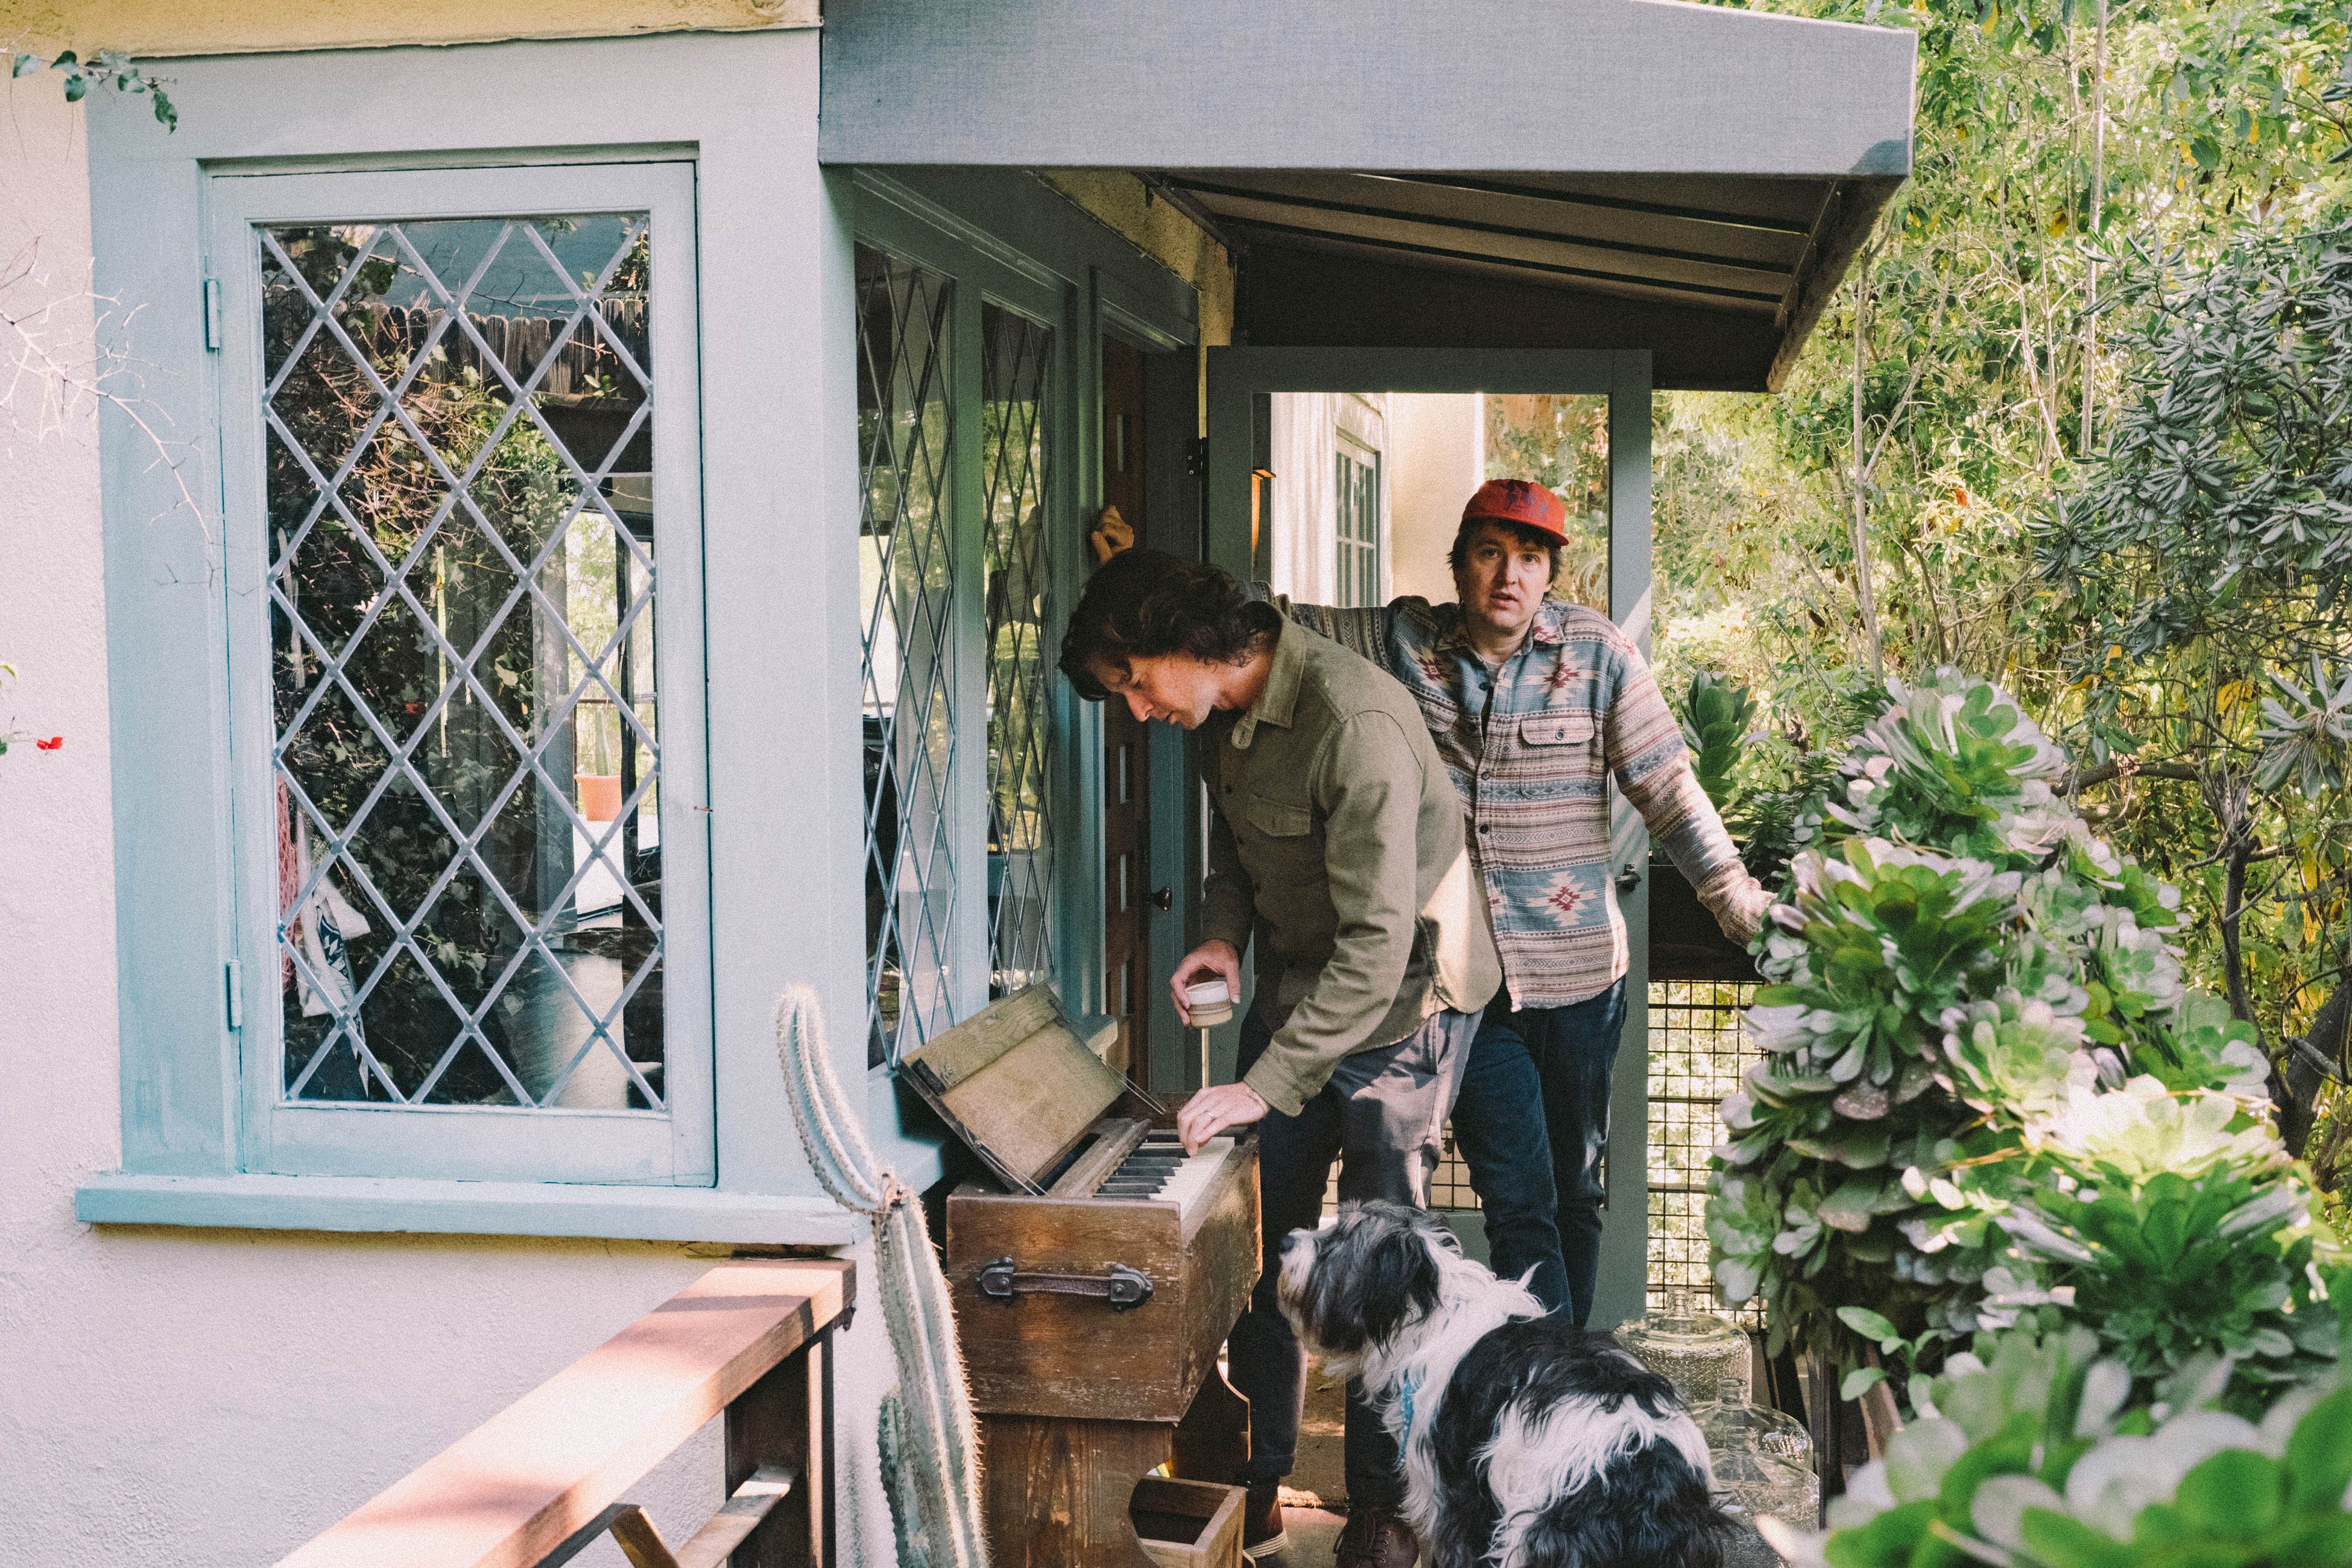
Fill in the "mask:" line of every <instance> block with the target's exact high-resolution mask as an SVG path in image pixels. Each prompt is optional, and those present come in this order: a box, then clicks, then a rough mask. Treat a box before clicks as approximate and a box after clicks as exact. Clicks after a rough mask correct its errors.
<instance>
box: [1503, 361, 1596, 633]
mask: <svg viewBox="0 0 2352 1568" xmlns="http://www.w3.org/2000/svg"><path fill="white" fill-rule="evenodd" d="M1486 477H1487V478H1488V479H1533V480H1535V481H1536V482H1537V483H1538V484H1542V485H1548V486H1549V487H1550V488H1551V489H1552V490H1553V492H1554V493H1556V494H1557V495H1559V498H1560V499H1561V500H1563V501H1565V502H1566V503H1567V505H1568V548H1567V549H1566V550H1563V551H1562V552H1560V562H1559V577H1558V578H1557V579H1556V580H1555V581H1554V582H1553V584H1552V592H1553V593H1554V594H1555V595H1558V596H1559V597H1560V598H1563V599H1566V600H1568V601H1570V603H1571V604H1578V605H1585V606H1587V607H1588V608H1591V609H1595V610H1599V611H1600V612H1601V614H1602V615H1604V616H1605V615H1607V614H1608V613H1609V399H1608V397H1607V396H1606V395H1601V394H1599V393H1530V394H1518V393H1510V394H1497V393H1488V394H1487V395H1486Z"/></svg>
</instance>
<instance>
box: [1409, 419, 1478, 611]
mask: <svg viewBox="0 0 2352 1568" xmlns="http://www.w3.org/2000/svg"><path fill="white" fill-rule="evenodd" d="M1388 467H1389V472H1390V474H1391V479H1390V482H1389V534H1388V539H1389V574H1390V578H1391V582H1392V583H1393V584H1395V586H1394V590H1393V591H1394V592H1395V594H1396V595H1398V596H1400V597H1402V596H1403V595H1408V594H1417V595H1420V596H1421V597H1423V598H1424V599H1427V600H1429V601H1430V602H1431V603H1432V604H1443V603H1444V602H1445V601H1446V600H1449V599H1451V598H1453V597H1454V579H1453V575H1452V574H1450V573H1449V572H1447V570H1446V568H1445V553H1446V552H1447V551H1448V550H1450V549H1451V548H1452V547H1453V544H1454V530H1455V528H1456V526H1457V525H1458V524H1459V523H1460V522H1461V521H1462V507H1463V504H1464V503H1465V502H1466V501H1467V500H1469V499H1470V497H1471V494H1472V492H1474V491H1475V490H1476V489H1477V488H1478V486H1479V484H1480V482H1481V481H1482V480H1484V479H1486V426H1485V399H1484V398H1482V397H1481V396H1480V395H1478V394H1477V393H1475V392H1462V393H1454V392H1398V393H1391V395H1389V464H1388Z"/></svg>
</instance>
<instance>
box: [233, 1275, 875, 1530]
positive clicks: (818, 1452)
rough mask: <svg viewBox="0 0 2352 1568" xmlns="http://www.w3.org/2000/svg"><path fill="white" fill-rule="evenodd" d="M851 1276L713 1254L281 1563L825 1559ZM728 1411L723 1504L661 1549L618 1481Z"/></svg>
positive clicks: (630, 1483) (637, 1473)
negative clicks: (679, 1283) (836, 1394)
mask: <svg viewBox="0 0 2352 1568" xmlns="http://www.w3.org/2000/svg"><path fill="white" fill-rule="evenodd" d="M855 1287H856V1274H855V1272H854V1270H853V1268H852V1267H851V1266H850V1265H849V1264H847V1263H845V1262H835V1261H833V1260H830V1259H809V1260H802V1259H791V1260H773V1261H772V1260H764V1259H763V1260H760V1261H756V1262H751V1261H747V1262H738V1263H729V1264H723V1265H721V1266H720V1267H719V1268H714V1269H712V1270H711V1271H710V1272H709V1273H708V1274H706V1275H704V1276H703V1277H702V1278H701V1279H698V1280H696V1281H695V1282H694V1283H693V1284H692V1285H689V1286H688V1287H687V1288H686V1289H684V1290H681V1291H680V1292H678V1293H677V1295H676V1296H673V1297H671V1298H670V1299H669V1300H667V1301H665V1302H663V1303H662V1304H661V1305H660V1306H658V1307H656V1308H655V1309H654V1310H652V1311H650V1312H648V1313H646V1315H645V1316H644V1317H642V1318H639V1319H638V1320H637V1321H635V1322H634V1323H632V1324H630V1325H629V1326H628V1327H627V1328H625V1329H624V1330H622V1331H620V1332H619V1333H617V1334H615V1335H614V1336H613V1337H612V1338H611V1339H609V1340H607V1341H605V1342H604V1344H602V1345H600V1346H598V1347H597V1348H596V1349H595V1350H593V1351H591V1352H589V1353H588V1354H586V1355H585V1356H583V1357H582V1358H581V1359H580V1360H578V1361H576V1362H574V1363H572V1364H571V1365H570V1366H569V1367H566V1368H565V1369H564V1370H563V1371H562V1372H560V1373H556V1374H555V1375H554V1376H553V1377H551V1378H550V1379H548V1380H547V1381H546V1382H545V1383H542V1384H540V1385H539V1386H538V1387H537V1388H535V1389H533V1390H531V1392H530V1393H529V1394H525V1395H523V1396H522V1397H521V1398H520V1399H519V1400H517V1401H515V1403H514V1404H512V1405H509V1406H507V1408H506V1409H504V1410H502V1411H500V1412H499V1414H498V1415H494V1416H492V1417H490V1419H489V1420H488V1421H486V1422H484V1423H483V1424H482V1425H481V1426H478V1427H476V1428H475V1429H474V1430H473V1431H472V1432H470V1433H468V1434H467V1436H464V1437H461V1438H459V1439H458V1440H457V1442H456V1443H453V1444H451V1445H450V1446H449V1447H447V1448H445V1449H443V1450H442V1451H441V1452H440V1453H439V1454H437V1455H436V1456H435V1457H434V1458H431V1459H428V1460H426V1461H425V1463H424V1464H423V1465H421V1466H419V1467H418V1468H416V1469H415V1470H413V1471H411V1472H409V1474H408V1475H406V1476H405V1477H404V1478H402V1479H400V1480H397V1481H394V1483H393V1484H392V1485H391V1486H389V1487H387V1488H385V1489H384V1490H383V1491H382V1492H380V1493H378V1494H377V1495H376V1496H375V1498H373V1500H370V1501H368V1502H366V1503H364V1504H362V1506H361V1507H360V1508H359V1509H358V1510H357V1511H355V1512H353V1513H352V1514H351V1515H349V1516H348V1517H347V1518H345V1519H344V1520H343V1521H341V1523H338V1524H336V1525H334V1526H332V1527H331V1528H330V1529H328V1530H327V1531H325V1532H323V1533H322V1534H320V1535H319V1536H317V1537H315V1538H313V1539H312V1540H311V1541H310V1543H309V1544H307V1545H305V1546H303V1547H302V1548H300V1549H299V1551H297V1552H294V1553H293V1554H292V1555H291V1556H289V1557H286V1558H284V1559H282V1560H281V1561H280V1563H279V1564H278V1568H554V1565H555V1564H558V1563H564V1562H567V1561H569V1560H570V1559H571V1558H572V1557H573V1556H575V1555H576V1554H577V1553H579V1552H581V1551H583V1550H584V1549H585V1548H586V1547H587V1546H588V1545H589V1544H590V1543H591V1542H593V1541H594V1540H596V1539H597V1537H599V1536H601V1535H603V1534H605V1533H607V1532H610V1533H611V1534H612V1535H613V1537H614V1540H615V1541H617V1542H619V1543H620V1546H621V1549H622V1551H623V1552H625V1554H626V1555H627V1556H628V1557H629V1559H630V1561H631V1562H633V1563H635V1564H637V1568H673V1565H675V1568H717V1565H718V1564H719V1563H725V1562H728V1561H729V1560H730V1553H732V1561H733V1563H734V1564H735V1568H803V1565H810V1568H830V1564H831V1563H833V1561H834V1542H833V1510H832V1507H831V1496H832V1488H833V1467H832V1441H831V1439H832V1430H833V1367H832V1362H831V1359H830V1352H831V1349H832V1347H831V1344H830V1338H831V1333H832V1331H833V1329H834V1328H835V1325H836V1324H838V1323H840V1322H841V1321H844V1320H845V1317H846V1315H847V1313H848V1310H849V1307H850V1304H851V1300H852V1296H853V1293H854V1290H855ZM722 1413H723V1414H724V1415H726V1417H727V1427H726V1431H727V1458H726V1467H727V1470H726V1486H727V1489H728V1492H729V1493H730V1496H729V1498H728V1500H727V1501H726V1503H725V1504H724V1505H723V1506H722V1507H721V1508H720V1509H719V1512H718V1513H717V1514H716V1515H715V1516H713V1518H712V1519H711V1521H710V1522H709V1523H708V1524H706V1525H704V1526H703V1527H702V1529H701V1530H699V1531H697V1532H696V1533H695V1535H694V1536H693V1537H692V1538H691V1539H690V1540H688V1541H687V1542H684V1543H683V1544H681V1545H680V1546H678V1547H677V1548H676V1549H675V1550H673V1549H672V1548H671V1547H669V1545H668V1544H667V1543H666V1542H663V1541H662V1540H661V1538H660V1536H659V1535H657V1534H656V1533H655V1531H654V1529H653V1526H652V1524H651V1523H650V1522H649V1521H646V1517H645V1515H644V1514H643V1513H642V1512H641V1511H640V1510H638V1509H637V1507H636V1505H635V1504H634V1503H631V1502H629V1501H628V1500H627V1499H626V1496H625V1494H626V1493H627V1491H628V1490H629V1489H630V1488H632V1487H634V1486H635V1485H636V1484H637V1483H638V1482H639V1481H640V1480H642V1479H644V1477H645V1476H646V1473H647V1472H649V1471H650V1470H652V1469H653V1468H655V1467H656V1465H659V1464H660V1463H661V1462H662V1461H663V1460H664V1459H666V1458H668V1457H669V1456H670V1455H671V1454H672V1453H673V1452H675V1451H676V1450H677V1447H679V1445H681V1444H683V1443H684V1442H686V1440H687V1439H688V1438H689V1437H691V1436H694V1434H695V1433H696V1432H698V1431H699V1430H701V1428H702V1426H703V1425H704V1423H706V1422H708V1421H709V1419H710V1418H711V1417H712V1416H714V1415H720V1414H722Z"/></svg>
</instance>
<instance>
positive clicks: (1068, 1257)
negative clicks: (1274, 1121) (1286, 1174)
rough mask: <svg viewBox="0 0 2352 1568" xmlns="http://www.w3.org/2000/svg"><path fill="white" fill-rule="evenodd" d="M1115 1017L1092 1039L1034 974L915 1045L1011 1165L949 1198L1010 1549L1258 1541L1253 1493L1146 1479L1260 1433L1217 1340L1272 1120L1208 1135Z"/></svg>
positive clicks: (1245, 1287) (1113, 1559)
mask: <svg viewBox="0 0 2352 1568" xmlns="http://www.w3.org/2000/svg"><path fill="white" fill-rule="evenodd" d="M1105 1025H1106V1026H1105V1028H1104V1029H1103V1030H1101V1031H1098V1032H1097V1033H1095V1034H1094V1036H1093V1037H1092V1038H1091V1039H1087V1038H1081V1037H1080V1035H1079V1034H1078V1032H1077V1031H1076V1029H1074V1028H1073V1027H1072V1026H1071V1025H1070V1023H1069V1021H1068V1020H1067V1019H1066V1017H1065V1016H1063V1014H1062V1012H1061V1009H1060V1007H1059V1005H1057V1004H1056V1003H1055V999H1054V997H1053V994H1051V993H1050V992H1047V991H1045V990H1043V989H1042V988H1037V987H1032V988H1031V989H1029V990H1026V991H1024V992H1021V993H1019V994H1016V995H1013V996H1009V997H1007V998H1005V999H1004V1000H1003V1001H1002V1002H998V1003H995V1004H993V1005H991V1006H989V1007H988V1008H987V1009H986V1010H985V1011H983V1012H982V1013H980V1014H979V1015H978V1016H974V1017H972V1018H971V1019H969V1020H968V1021H966V1022H965V1023H962V1024H960V1025H958V1026H956V1027H954V1028H952V1029H950V1030H949V1031H947V1032H946V1033H945V1034H942V1035H940V1037H938V1038H937V1039H935V1040H932V1041H931V1042H929V1044H928V1045H926V1046H924V1047H922V1048H921V1049H920V1050H918V1051H915V1052H913V1053H911V1054H910V1055H908V1057H907V1058H905V1076H906V1077H907V1079H908V1081H909V1082H910V1083H911V1084H912V1085H913V1087H914V1088H915V1089H916V1090H917V1091H918V1092H919V1093H920V1094H921V1095H922V1096H923V1098H924V1099H925V1100H928V1101H929V1102H930V1104H931V1105H932V1106H933V1107H934V1108H935V1109H936V1110H938V1111H939V1112H940V1115H941V1117H943V1118H944V1119H945V1120H946V1121H947V1123H948V1126H949V1127H950V1129H951V1130H953V1131H954V1132H955V1133H956V1135H957V1136H958V1137H960V1138H961V1140H962V1141H963V1142H965V1143H966V1144H968V1145H969V1146H970V1147H971V1150H972V1152H974V1153H976V1154H978V1155H979V1156H980V1158H981V1160H982V1163H985V1164H986V1165H987V1167H988V1169H989V1170H990V1172H991V1173H992V1174H993V1175H994V1177H995V1181H994V1183H992V1184H984V1183H981V1182H966V1183H964V1184H961V1185H960V1186H959V1187H957V1188H956V1189H955V1190H954V1191H953V1192H952V1193H951V1194H949V1197H948V1200H947V1276H948V1282H949V1285H950V1289H951V1290H952V1292H953V1299H954V1306H955V1315H956V1330H957V1334H958V1337H959V1338H960V1339H961V1342H962V1345H963V1355H964V1362H965V1365H966V1368H967V1371H968V1373H969V1374H970V1378H971V1396H972V1405H973V1407H974V1409H975V1410H976V1411H978V1412H979V1415H980V1428H981V1441H982V1447H983V1450H984V1452H983V1455H982V1462H983V1475H984V1477H985V1480H984V1483H983V1484H984V1486H985V1488H986V1508H987V1513H988V1529H989V1550H990V1555H991V1560H992V1563H994V1564H995V1568H1152V1565H1154V1564H1159V1565H1163V1568H1164V1565H1166V1564H1171V1563H1219V1562H1237V1561H1238V1560H1239V1558H1238V1553H1239V1545H1238V1542H1239V1526H1240V1519H1239V1496H1240V1494H1239V1493H1238V1492H1233V1491H1231V1490H1230V1489H1226V1488H1223V1487H1205V1486H1199V1485H1190V1484H1188V1483H1186V1482H1184V1481H1182V1480H1176V1481H1163V1480H1158V1479H1153V1480H1150V1481H1145V1478H1147V1477H1149V1476H1150V1474H1151V1472H1152V1471H1153V1470H1154V1469H1155V1468H1158V1467H1160V1466H1161V1465H1167V1466H1169V1467H1170V1469H1171V1473H1172V1475H1174V1476H1176V1477H1188V1476H1189V1477H1195V1478H1202V1479H1206V1480H1212V1481H1223V1480H1226V1479H1230V1477H1231V1476H1232V1475H1233V1473H1234V1467H1235V1466H1236V1465H1237V1464H1238V1463H1239V1462H1240V1460H1241V1459H1242V1458H1243V1457H1244V1454H1245V1453H1246V1452H1247V1444H1248V1403H1247V1401H1245V1400H1244V1399H1243V1398H1242V1397H1241V1396H1240V1395H1239V1394H1235V1393H1234V1391H1233V1389H1232V1387H1231V1386H1230V1385H1229V1384H1226V1382H1225V1381H1224V1378H1223V1374H1222V1373H1220V1372H1219V1371H1218V1369H1217V1352H1218V1349H1219V1347H1220V1346H1222V1345H1223V1342H1224V1340H1225V1336H1226V1334H1227V1333H1228V1332H1230V1331H1232V1329H1233V1326H1234V1321H1235V1320H1236V1319H1237V1318H1239V1317H1240V1316H1241V1313H1242V1310H1243V1309H1244V1307H1245V1306H1246V1305H1247V1304H1248V1300H1249V1293H1250V1289H1251V1287H1252V1286H1253V1285H1254V1284H1255V1282H1256V1279H1257V1273H1258V1181H1257V1139H1256V1134H1255V1132H1252V1133H1247V1134H1244V1136H1241V1137H1238V1138H1233V1137H1226V1138H1217V1139H1213V1140H1212V1141H1211V1142H1209V1143H1207V1144H1206V1145H1204V1146H1203V1147H1202V1150H1201V1152H1199V1153H1197V1154H1192V1155H1189V1156H1188V1155H1187V1154H1186V1153H1185V1152H1184V1149H1183V1145H1182V1144H1181V1142H1178V1140H1177V1137H1176V1133H1175V1131H1174V1119H1173V1116H1172V1114H1171V1111H1170V1110H1167V1109H1166V1108H1163V1107H1160V1106H1158V1105H1157V1104H1155V1103H1152V1102H1150V1101H1148V1100H1143V1099H1141V1098H1140V1097H1139V1095H1138V1094H1137V1093H1136V1091H1134V1090H1133V1089H1130V1088H1129V1086H1128V1084H1127V1083H1126V1081H1125V1080H1124V1079H1122V1078H1121V1077H1120V1076H1119V1075H1118V1073H1116V1072H1114V1071H1113V1070H1112V1069H1111V1068H1109V1066H1108V1065H1107V1064H1106V1063H1105V1062H1104V1061H1103V1059H1102V1058H1101V1056H1100V1055H1099V1054H1098V1052H1099V1051H1100V1050H1101V1049H1102V1048H1104V1047H1107V1046H1108V1043H1109V1039H1110V1038H1111V1035H1110V1030H1112V1029H1115V1027H1116V1026H1115V1025H1110V1024H1109V1023H1108V1020H1106V1021H1105ZM1139 1481H1145V1484H1144V1485H1143V1486H1142V1487H1141V1489H1139V1487H1138V1483H1139ZM1130 1510H1132V1515H1131V1514H1130ZM1188 1519H1189V1522H1186V1521H1187V1520H1188ZM1139 1529H1141V1531H1142V1536H1141V1538H1140V1539H1139V1533H1138V1531H1139ZM1228 1537H1230V1540H1231V1542H1232V1545H1231V1547H1230V1550H1229V1551H1228V1550H1227V1548H1226V1546H1225V1540H1226V1538H1228ZM1171 1542H1172V1544H1171Z"/></svg>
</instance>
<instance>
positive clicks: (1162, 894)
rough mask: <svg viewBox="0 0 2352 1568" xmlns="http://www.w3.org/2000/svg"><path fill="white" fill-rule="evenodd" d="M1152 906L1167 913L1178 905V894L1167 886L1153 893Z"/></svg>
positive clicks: (1162, 912)
mask: <svg viewBox="0 0 2352 1568" xmlns="http://www.w3.org/2000/svg"><path fill="white" fill-rule="evenodd" d="M1151 907H1152V908H1153V909H1155V910H1159V911H1160V913H1161V914H1166V913H1167V912H1168V911H1169V910H1172V909H1174V908H1175V907H1176V895H1175V894H1174V893H1172V892H1171V891H1170V890H1169V889H1166V888H1161V889H1158V890H1156V891H1155V892H1153V894H1152V895H1151Z"/></svg>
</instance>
